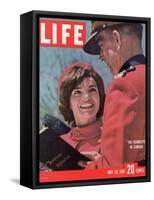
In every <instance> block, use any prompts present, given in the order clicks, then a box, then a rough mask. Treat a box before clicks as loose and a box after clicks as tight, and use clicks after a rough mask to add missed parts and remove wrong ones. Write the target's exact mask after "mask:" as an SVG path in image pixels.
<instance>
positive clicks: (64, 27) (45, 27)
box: [39, 20, 86, 48]
mask: <svg viewBox="0 0 154 200" xmlns="http://www.w3.org/2000/svg"><path fill="white" fill-rule="evenodd" d="M39 32H40V37H39V39H40V46H43V47H68V48H81V47H83V44H84V43H85V40H86V24H85V22H79V21H64V20H40V24H39Z"/></svg>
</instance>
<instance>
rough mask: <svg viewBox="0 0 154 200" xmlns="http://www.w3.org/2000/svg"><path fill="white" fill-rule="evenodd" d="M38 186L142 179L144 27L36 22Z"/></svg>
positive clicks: (119, 23)
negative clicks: (43, 184) (37, 34)
mask: <svg viewBox="0 0 154 200" xmlns="http://www.w3.org/2000/svg"><path fill="white" fill-rule="evenodd" d="M39 124H40V133H39V182H40V183H50V182H60V181H68V182H69V181H82V180H100V179H101V180H102V179H112V180H113V179H119V178H130V179H131V178H132V177H144V176H146V167H147V166H146V165H147V162H146V159H147V158H146V24H144V23H139V22H129V21H128V22H126V21H117V20H106V19H104V20H103V19H101V20H98V21H97V20H84V19H83V20H82V19H73V18H72V19H65V18H50V17H40V18H39Z"/></svg>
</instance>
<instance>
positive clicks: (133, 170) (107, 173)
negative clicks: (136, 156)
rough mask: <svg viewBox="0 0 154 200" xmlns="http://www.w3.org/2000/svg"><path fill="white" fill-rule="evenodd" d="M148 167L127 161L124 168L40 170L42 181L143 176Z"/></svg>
mask: <svg viewBox="0 0 154 200" xmlns="http://www.w3.org/2000/svg"><path fill="white" fill-rule="evenodd" d="M145 175H146V168H145V167H143V166H142V167H140V166H138V165H137V163H127V164H125V166H124V168H104V169H95V170H69V171H68V170H67V171H48V172H40V183H44V182H55V181H57V182H58V181H74V180H94V179H111V178H127V177H143V176H145Z"/></svg>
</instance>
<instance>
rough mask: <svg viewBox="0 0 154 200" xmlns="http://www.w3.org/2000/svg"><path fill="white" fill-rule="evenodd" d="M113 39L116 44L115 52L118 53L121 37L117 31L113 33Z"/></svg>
mask: <svg viewBox="0 0 154 200" xmlns="http://www.w3.org/2000/svg"><path fill="white" fill-rule="evenodd" d="M113 38H114V40H115V42H116V47H117V50H118V51H119V49H120V47H121V37H120V34H119V32H118V31H116V30H114V31H113Z"/></svg>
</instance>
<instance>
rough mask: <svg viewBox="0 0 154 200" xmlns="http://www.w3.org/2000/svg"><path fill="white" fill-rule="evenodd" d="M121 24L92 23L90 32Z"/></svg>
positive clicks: (108, 22)
mask: <svg viewBox="0 0 154 200" xmlns="http://www.w3.org/2000/svg"><path fill="white" fill-rule="evenodd" d="M121 23H122V22H113V21H93V22H92V24H91V30H92V32H94V31H95V30H96V29H97V28H99V27H102V29H105V28H107V27H110V26H113V25H117V24H121Z"/></svg>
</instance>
